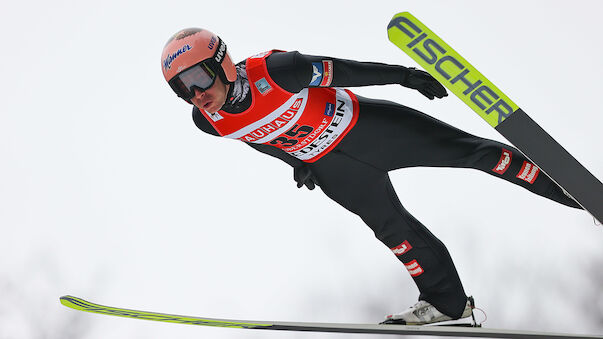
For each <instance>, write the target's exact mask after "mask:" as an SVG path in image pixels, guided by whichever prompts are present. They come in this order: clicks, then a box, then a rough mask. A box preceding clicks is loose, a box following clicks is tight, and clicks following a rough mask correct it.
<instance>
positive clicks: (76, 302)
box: [60, 295, 603, 339]
mask: <svg viewBox="0 0 603 339" xmlns="http://www.w3.org/2000/svg"><path fill="white" fill-rule="evenodd" d="M60 300H61V304H63V305H65V306H67V307H69V308H72V309H75V310H78V311H85V312H92V313H99V314H106V315H112V316H118V317H125V318H133V319H145V320H153V321H161V322H169V323H176V324H187V325H200V326H214V327H229V328H240V329H257V330H283V331H304V332H331V333H370V334H395V335H424V336H445V337H479V338H535V339H536V338H539V339H545V338H558V339H561V338H568V339H569V338H574V339H576V338H577V339H581V338H585V339H586V338H603V336H589V335H582V336H580V335H575V334H563V333H546V332H526V331H509V330H497V329H487V328H482V327H463V326H413V325H381V324H345V323H310V322H280V321H274V322H267V321H249V320H233V319H215V318H204V317H193V316H182V315H174V314H166V313H157V312H147V311H138V310H131V309H125V308H118V307H111V306H103V305H99V304H94V303H91V302H89V301H86V300H84V299H81V298H77V297H74V296H69V295H67V296H63V297H61V299H60Z"/></svg>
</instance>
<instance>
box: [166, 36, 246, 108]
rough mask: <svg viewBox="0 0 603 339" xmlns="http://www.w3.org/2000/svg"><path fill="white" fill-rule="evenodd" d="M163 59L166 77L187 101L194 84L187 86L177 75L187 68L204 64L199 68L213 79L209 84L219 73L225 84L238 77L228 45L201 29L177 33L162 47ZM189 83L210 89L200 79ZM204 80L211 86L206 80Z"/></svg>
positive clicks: (196, 71) (177, 92)
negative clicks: (201, 84) (199, 82)
mask: <svg viewBox="0 0 603 339" xmlns="http://www.w3.org/2000/svg"><path fill="white" fill-rule="evenodd" d="M161 61H162V62H161V66H162V67H161V68H162V71H163V77H164V78H165V80H166V81H167V82H168V83H169V84H170V86H171V87H172V89H174V91H175V92H176V94H178V96H180V97H182V98H184V99H185V100H187V101H189V99H190V97H191V95H190V91H191V90H192V87H190V86H184V85H183V83H182V81H180V79H178V78H179V77H177V76H178V75H180V74H181V73H182V72H184V71H186V70H189V69H191V68H194V67H199V66H201V65H202V67H200V68H199V69H201V70H203V73H206V74H207V75H208V77H210V78H211V79H210V80H211V84H209V86H211V85H213V81H214V80H215V76H216V74H217V75H219V76H220V79H221V80H222V82H224V83H225V84H226V83H232V82H234V81H235V80H236V79H237V70H236V68H235V65H234V63H233V62H232V59H231V58H230V54H228V51H227V50H226V44H225V43H224V42H223V41H222V39H220V38H219V37H218V36H217V35H215V34H214V33H212V32H210V31H208V30H205V29H201V28H187V29H183V30H180V31H179V32H177V33H176V34H174V35H173V36H172V37H171V38H170V39H169V40H168V42H167V43H166V44H165V47H164V48H163V53H162V54H161ZM189 73H190V72H189ZM195 73H196V74H198V73H199V71H198V70H195ZM189 80H190V76H189ZM189 83H190V85H191V86H197V87H201V88H200V89H202V90H204V89H207V88H203V86H199V85H198V81H197V83H195V82H194V81H193V82H190V81H189ZM201 83H203V84H205V86H206V87H209V86H207V85H208V83H207V82H206V81H205V82H203V81H202V82H201Z"/></svg>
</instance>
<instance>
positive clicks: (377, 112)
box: [193, 51, 579, 318]
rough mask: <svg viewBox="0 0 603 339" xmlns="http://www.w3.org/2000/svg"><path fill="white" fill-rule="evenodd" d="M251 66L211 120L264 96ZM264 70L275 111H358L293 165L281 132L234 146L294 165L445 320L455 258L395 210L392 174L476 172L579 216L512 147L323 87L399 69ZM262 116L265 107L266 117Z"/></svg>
mask: <svg viewBox="0 0 603 339" xmlns="http://www.w3.org/2000/svg"><path fill="white" fill-rule="evenodd" d="M253 63H254V61H250V59H247V60H246V61H244V62H241V63H239V64H238V65H237V72H238V78H237V81H236V82H235V83H234V84H233V85H232V86H231V89H230V92H229V95H228V99H227V102H226V104H225V105H224V106H223V107H222V111H220V112H218V113H219V114H220V116H222V118H223V119H226V117H229V116H236V115H237V114H242V115H245V114H247V113H248V112H250V111H253V110H254V108H253V107H254V105H255V103H256V101H258V102H262V100H261V99H260V98H261V93H260V94H259V95H258V93H259V92H261V88H262V84H264V82H260V83H259V84H258V83H257V80H256V79H257V74H256V71H254V70H252V69H246V68H247V67H249V65H250V64H252V65H251V66H253ZM261 63H262V64H263V65H262V67H264V66H265V69H263V70H262V72H261V74H260V75H261V76H262V78H265V80H266V82H267V83H268V84H269V86H270V87H271V88H272V91H275V93H281V94H282V95H283V99H281V100H280V101H279V102H278V103H274V106H279V107H280V105H283V104H284V102H287V105H288V104H289V102H288V101H283V100H285V99H286V98H287V97H288V98H293V97H295V95H297V96H299V95H300V93H302V94H303V93H304V91H307V92H308V93H312V91H325V93H331V94H329V96H331V98H332V93H333V91H335V92H336V93H339V91H343V92H344V93H347V94H348V95H349V96H350V98H356V99H357V101H358V106H357V112H356V110H354V117H353V118H352V119H356V121H355V123H350V124H349V125H348V126H349V128H348V129H346V130H345V132H344V133H342V134H341V137H340V138H337V139H336V142H334V146H333V147H330V148H328V149H325V151H324V152H322V153H320V154H319V156H317V157H315V158H311V159H303V158H300V157H297V156H296V154H294V153H292V152H290V150H289V151H288V150H287V149H286V147H282V146H283V145H282V144H280V143H279V142H278V141H275V142H276V144H275V142H272V141H274V140H277V139H276V138H278V137H279V136H282V135H283V133H280V132H279V134H278V135H276V134H274V135H271V137H274V138H275V139H270V138H265V139H260V141H261V142H259V143H258V142H257V140H248V141H247V140H244V139H241V140H243V141H246V142H248V144H249V145H250V146H251V147H253V148H255V149H256V150H258V151H261V152H263V153H266V154H269V155H271V156H274V157H277V158H279V159H281V160H283V161H285V162H287V163H288V164H289V165H291V166H293V167H300V166H308V167H309V168H310V170H311V171H312V173H313V174H314V176H315V178H316V180H317V184H318V185H319V186H320V188H321V189H322V191H323V192H324V193H325V194H326V195H327V196H328V197H329V198H331V199H333V200H334V201H336V202H337V203H338V204H340V205H341V206H343V207H344V208H346V209H347V210H349V211H351V212H353V213H355V214H356V215H358V216H359V217H360V218H362V220H363V221H364V222H365V223H366V224H367V225H368V226H369V227H370V228H371V229H372V230H373V231H374V233H375V236H376V237H377V238H378V239H379V240H380V241H381V242H383V244H385V246H387V247H388V248H390V249H391V251H392V252H393V254H394V255H395V256H396V257H397V258H398V260H400V261H401V262H402V264H403V266H404V268H405V269H407V270H408V272H409V274H410V275H411V277H412V279H413V280H414V282H415V283H416V285H417V287H418V289H419V291H420V296H419V299H420V300H425V301H428V302H429V303H431V304H432V305H434V306H435V307H436V308H437V309H438V310H439V311H440V312H442V313H444V314H446V315H448V316H450V317H452V318H458V317H460V315H461V313H462V311H463V309H464V307H465V303H466V300H467V296H466V294H465V291H464V289H463V286H462V284H461V281H460V278H459V276H458V273H457V271H456V268H455V266H454V263H453V261H452V258H451V256H450V254H449V253H448V250H447V249H446V247H445V246H444V244H443V243H442V242H441V241H440V240H438V239H437V238H436V236H434V235H433V234H432V233H431V232H430V231H429V230H428V229H427V228H426V227H425V226H424V225H423V224H422V223H421V222H420V221H418V220H417V219H416V218H414V217H413V216H412V215H411V214H410V213H409V212H408V211H407V210H406V209H405V208H404V206H403V205H402V204H401V202H400V201H399V199H398V196H397V195H396V192H395V190H394V187H393V186H392V183H391V181H390V178H389V175H388V172H389V171H392V170H396V169H401V168H407V167H418V166H432V167H457V168H473V169H477V170H480V171H483V172H485V173H488V174H490V175H492V176H495V177H497V178H500V179H503V180H506V181H508V182H511V183H513V184H516V185H519V186H522V187H524V188H526V189H528V190H529V191H531V192H533V193H535V194H538V195H541V196H543V197H546V198H549V199H552V200H554V201H557V202H559V203H561V204H564V205H567V206H571V207H575V208H579V206H578V205H577V204H576V203H575V202H574V201H573V200H572V199H570V198H568V197H567V196H566V195H565V194H563V191H562V190H561V189H560V188H559V187H558V186H557V185H556V184H555V183H554V182H553V181H552V180H550V179H549V178H548V177H547V176H546V175H544V174H542V173H540V171H539V169H538V168H537V167H536V166H534V164H532V163H531V162H530V161H529V160H528V159H527V158H526V157H524V156H523V154H522V153H521V152H519V151H518V150H517V149H516V148H514V147H512V146H509V145H506V144H503V143H500V142H497V141H493V140H489V139H484V138H480V137H477V136H474V135H471V134H469V133H467V132H464V131H462V130H460V129H457V128H455V127H453V126H450V125H448V124H446V123H444V122H442V121H439V120H437V119H435V118H433V117H431V116H428V115H426V114H424V113H421V112H419V111H417V110H414V109H412V108H409V107H405V106H403V105H400V104H397V103H394V102H390V101H385V100H374V99H369V98H364V97H360V96H354V95H353V94H352V93H351V92H349V91H344V90H341V89H335V90H334V89H332V88H330V87H344V86H345V87H352V86H368V85H384V84H400V83H402V82H401V81H402V80H401V79H403V78H404V76H405V75H406V73H407V72H408V69H407V68H405V67H403V66H395V65H386V64H379V63H367V62H357V61H352V60H343V59H335V58H328V57H322V56H309V55H302V54H300V53H298V52H277V51H275V52H272V53H270V54H267V55H265V56H264V57H263V58H262V59H261ZM321 65H322V67H321ZM325 70H327V71H325ZM329 71H330V72H329ZM247 73H249V74H247ZM248 77H249V79H248ZM253 80H256V81H255V82H254V81H253ZM326 91H328V92H326ZM285 92H288V93H285ZM285 94H286V95H285ZM325 95H326V94H325ZM287 100H289V99H287ZM321 100H322V99H321ZM329 100H330V99H329ZM323 102H325V103H324V105H322V103H323ZM326 102H328V100H327V99H325V100H323V101H321V105H318V106H316V108H315V109H312V110H310V109H306V110H304V113H303V118H304V119H306V115H313V116H314V117H315V118H316V119H317V120H316V121H318V120H319V119H318V117H320V118H323V117H324V116H325V115H326V116H328V114H327V113H328V109H327V108H326V106H327V104H326ZM285 106H286V105H285ZM250 107H251V108H250ZM269 112H270V109H268V110H267V111H266V114H268V113H269ZM254 114H255V113H254ZM356 114H357V117H356ZM214 119H219V117H214ZM241 119H242V118H241ZM308 119H310V118H308ZM193 120H194V121H195V124H196V125H197V127H198V128H200V129H201V130H203V131H205V132H207V133H210V134H213V135H218V136H222V135H224V136H228V133H230V132H232V131H231V130H224V131H223V130H222V129H221V126H220V125H219V121H218V123H217V124H216V122H215V121H213V120H212V117H211V116H210V115H208V114H207V113H206V112H200V111H199V110H198V109H197V108H194V109H193ZM298 125H299V126H298ZM289 126H291V125H289ZM294 126H298V127H297V128H298V129H299V127H300V126H302V125H301V124H293V126H291V127H293V128H290V129H289V130H286V129H285V130H286V131H290V133H291V134H295V132H296V131H297V130H296V128H295V127H294ZM238 127H240V126H237V127H236V128H238ZM311 127H314V128H315V127H316V125H312V126H311ZM236 128H235V129H236ZM286 133H287V132H285V133H284V134H285V135H286ZM259 135H261V134H259ZM237 137H238V138H239V139H240V137H239V136H238V135H237ZM299 142H301V141H298V143H299Z"/></svg>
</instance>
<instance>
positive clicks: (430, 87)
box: [400, 68, 448, 100]
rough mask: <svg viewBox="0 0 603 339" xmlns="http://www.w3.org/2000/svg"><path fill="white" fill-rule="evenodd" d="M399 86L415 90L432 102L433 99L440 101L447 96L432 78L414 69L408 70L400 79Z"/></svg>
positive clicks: (442, 87)
mask: <svg viewBox="0 0 603 339" xmlns="http://www.w3.org/2000/svg"><path fill="white" fill-rule="evenodd" d="M400 85H402V86H404V87H408V88H412V89H416V90H417V91H419V92H420V93H421V94H423V95H424V96H426V97H427V98H429V100H433V99H434V98H438V99H442V98H443V97H445V96H448V93H447V92H446V88H444V86H442V84H440V83H439V82H438V81H437V80H436V79H435V78H434V77H432V76H431V75H430V74H429V73H427V72H425V71H421V70H418V69H415V68H409V69H408V73H407V74H406V76H405V77H404V79H402V82H401V83H400Z"/></svg>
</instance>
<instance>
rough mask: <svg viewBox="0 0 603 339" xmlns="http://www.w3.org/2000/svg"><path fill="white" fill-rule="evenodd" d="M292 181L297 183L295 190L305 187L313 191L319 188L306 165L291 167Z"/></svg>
mask: <svg viewBox="0 0 603 339" xmlns="http://www.w3.org/2000/svg"><path fill="white" fill-rule="evenodd" d="M293 179H294V180H295V181H296V182H297V188H301V187H302V186H304V185H306V187H308V189H309V190H313V189H314V188H315V187H316V186H320V185H318V180H316V177H315V176H314V174H312V171H311V170H310V166H308V165H307V164H303V165H300V166H296V167H293Z"/></svg>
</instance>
